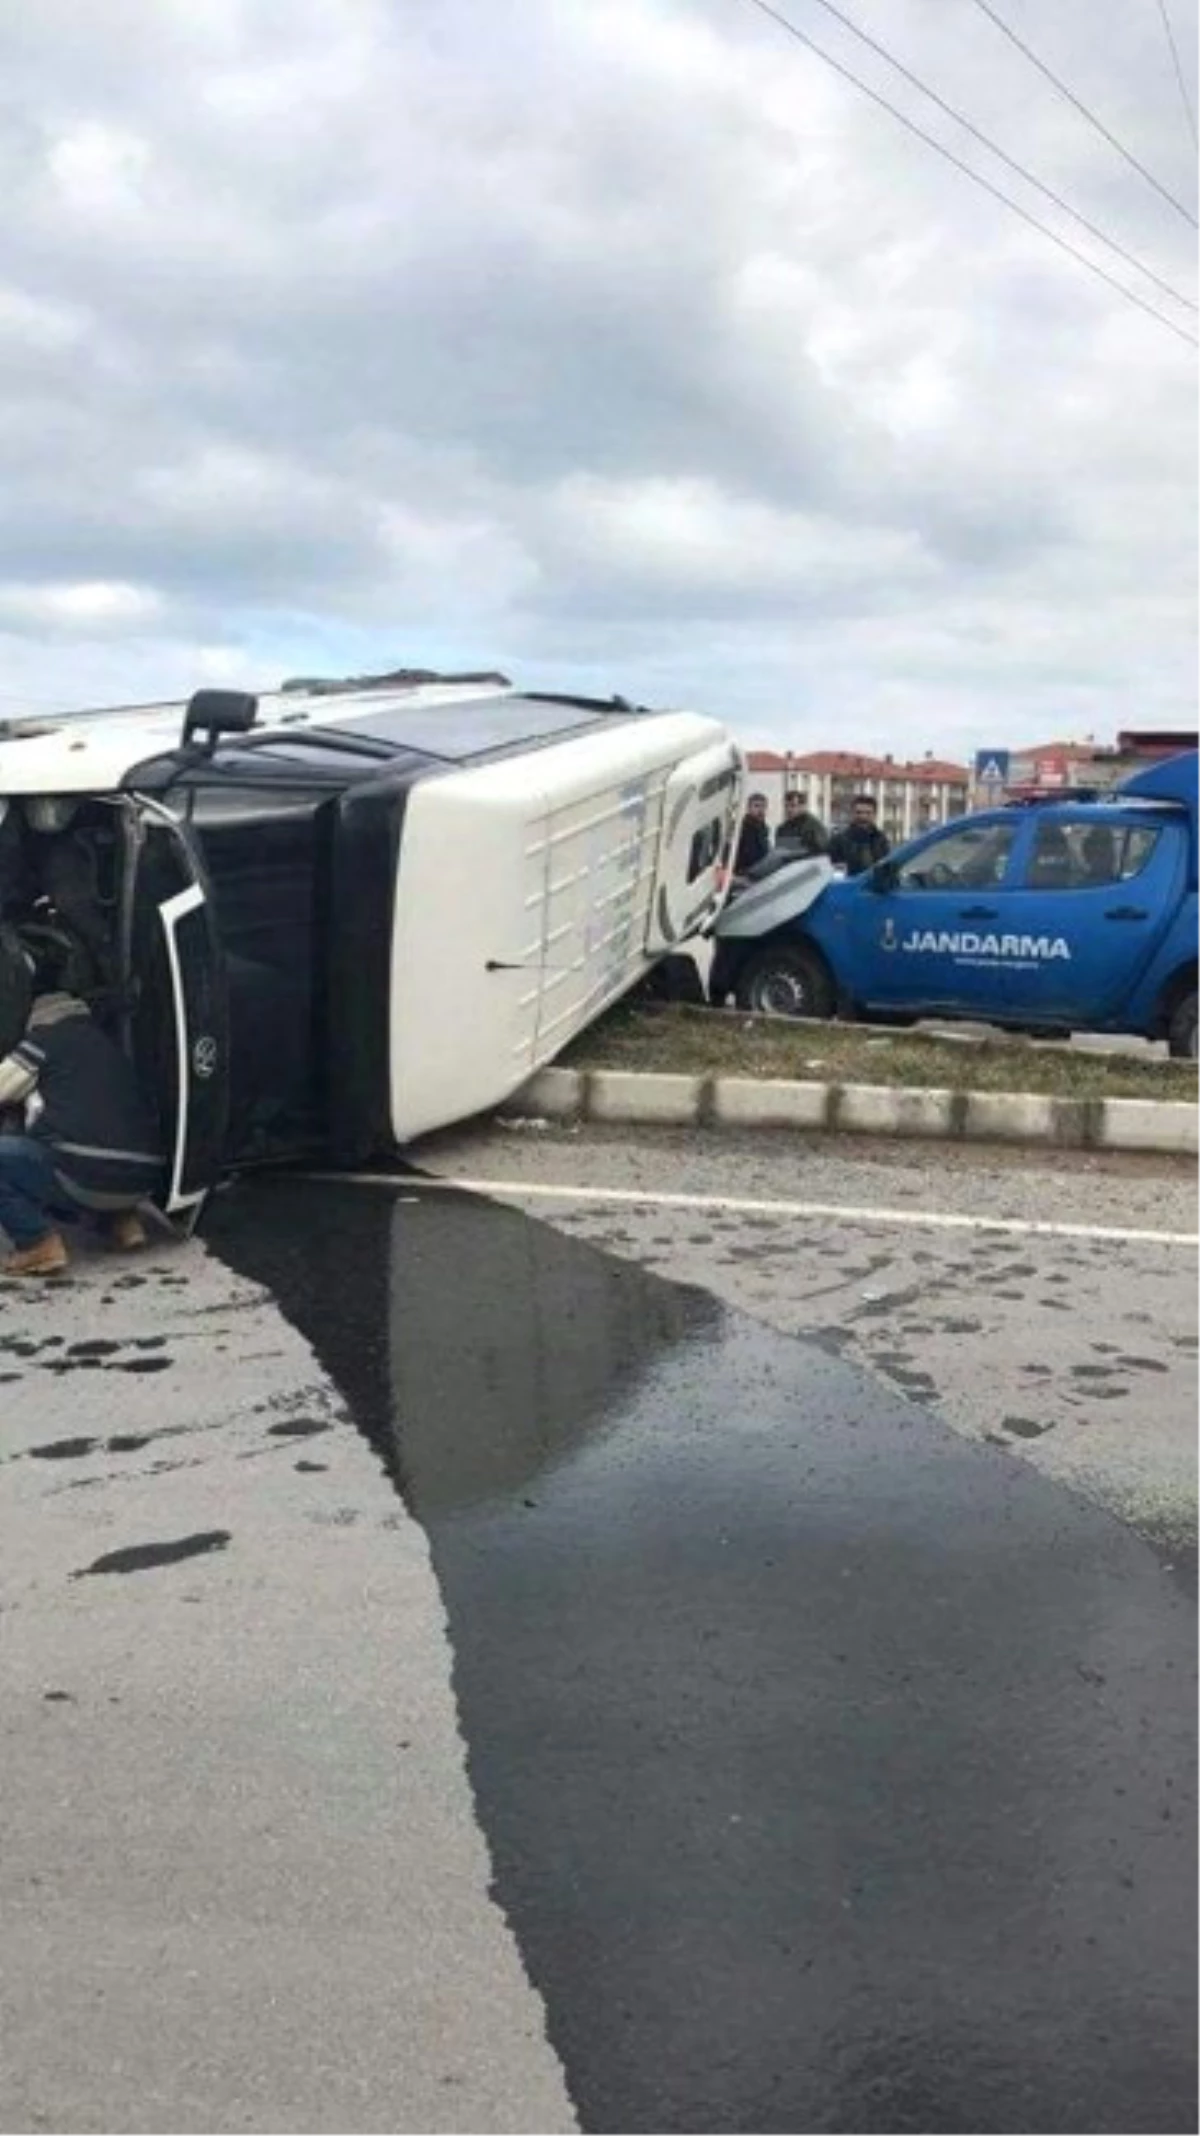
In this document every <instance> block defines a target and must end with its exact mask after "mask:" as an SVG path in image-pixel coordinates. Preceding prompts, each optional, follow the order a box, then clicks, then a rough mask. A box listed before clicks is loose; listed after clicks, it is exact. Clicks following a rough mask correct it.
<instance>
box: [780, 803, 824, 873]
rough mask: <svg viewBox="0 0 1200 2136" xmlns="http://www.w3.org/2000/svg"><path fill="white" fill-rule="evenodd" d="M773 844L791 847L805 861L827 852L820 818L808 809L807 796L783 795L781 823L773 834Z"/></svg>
mask: <svg viewBox="0 0 1200 2136" xmlns="http://www.w3.org/2000/svg"><path fill="white" fill-rule="evenodd" d="M775 843H776V845H777V846H790V847H792V848H793V849H794V851H795V852H796V853H797V854H799V855H801V856H802V857H803V858H804V859H805V860H808V859H810V858H811V856H812V855H813V854H814V853H824V852H825V851H826V850H827V848H828V845H829V838H828V834H827V832H826V829H825V826H824V824H823V823H822V821H821V819H820V817H819V816H814V815H813V812H812V810H811V809H810V808H809V805H808V795H807V794H799V793H792V794H785V795H784V797H783V822H782V823H781V824H780V826H779V829H778V830H777V831H776V833H775Z"/></svg>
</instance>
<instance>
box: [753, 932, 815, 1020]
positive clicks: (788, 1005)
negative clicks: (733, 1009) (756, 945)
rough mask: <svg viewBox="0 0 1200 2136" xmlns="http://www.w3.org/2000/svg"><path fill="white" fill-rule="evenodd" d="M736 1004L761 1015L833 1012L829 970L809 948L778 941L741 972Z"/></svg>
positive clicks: (759, 953)
mask: <svg viewBox="0 0 1200 2136" xmlns="http://www.w3.org/2000/svg"><path fill="white" fill-rule="evenodd" d="M737 1005H738V1007H739V1009H752V1010H753V1011H755V1013H756V1014H758V1015H760V1016H832V1014H833V986H832V984H831V981H830V978H829V974H828V972H827V971H826V970H825V968H824V966H823V965H822V964H820V963H818V961H817V959H816V958H815V957H814V956H812V955H810V953H809V952H808V951H807V950H804V949H798V948H797V947H796V945H795V944H794V943H791V942H775V943H772V944H770V945H769V946H768V947H767V948H766V949H760V950H759V952H758V954H757V956H754V957H751V958H750V960H749V962H748V963H747V964H746V965H744V966H743V968H742V970H741V972H740V973H739V975H738V982H737Z"/></svg>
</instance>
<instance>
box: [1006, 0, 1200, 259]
mask: <svg viewBox="0 0 1200 2136" xmlns="http://www.w3.org/2000/svg"><path fill="white" fill-rule="evenodd" d="M975 5H976V7H978V8H982V10H983V12H984V14H985V15H986V16H987V18H988V20H989V22H994V23H995V25H996V28H997V29H998V30H999V31H1000V32H1001V34H1002V35H1003V36H1005V37H1007V39H1008V41H1009V43H1010V44H1014V45H1015V46H1016V48H1017V50H1018V52H1022V53H1024V55H1025V58H1026V59H1027V60H1028V61H1029V63H1030V65H1031V66H1034V67H1036V68H1037V70H1038V73H1039V74H1044V75H1045V77H1046V80H1047V81H1048V82H1053V84H1054V87H1055V88H1056V89H1057V90H1058V93H1059V95H1060V96H1065V97H1066V99H1067V102H1068V103H1070V104H1074V106H1075V109H1076V111H1078V112H1081V113H1082V115H1083V117H1084V118H1085V119H1086V120H1087V122H1088V124H1089V126H1094V127H1095V129H1096V131H1097V133H1101V134H1103V136H1104V138H1105V140H1106V141H1107V142H1108V143H1109V144H1110V146H1111V147H1113V148H1115V149H1116V151H1117V154H1118V155H1119V156H1123V157H1124V158H1125V161H1126V163H1128V164H1129V165H1130V166H1131V168H1132V169H1133V170H1135V171H1138V172H1139V173H1140V175H1141V176H1142V177H1143V178H1144V179H1145V180H1146V183H1147V185H1152V186H1153V187H1154V190H1155V192H1156V193H1161V194H1162V197H1163V199H1164V200H1166V201H1169V203H1170V205H1171V206H1172V207H1173V208H1174V209H1175V212H1176V214H1178V215H1182V217H1183V219H1184V221H1185V222H1188V223H1190V224H1191V226H1192V228H1193V230H1197V229H1200V223H1198V222H1197V221H1196V218H1195V216H1194V215H1193V214H1192V211H1191V209H1190V208H1185V207H1184V204H1183V202H1182V200H1177V199H1176V198H1175V195H1174V193H1169V192H1168V191H1167V188H1166V186H1165V185H1160V183H1159V181H1158V179H1157V178H1156V177H1155V175H1154V173H1153V171H1148V170H1147V169H1146V166H1145V164H1144V163H1139V162H1138V159H1137V157H1136V156H1135V155H1134V153H1133V150H1132V149H1130V148H1126V146H1125V143H1124V142H1123V141H1118V139H1117V137H1116V135H1115V133H1111V132H1110V131H1109V128H1108V127H1107V126H1106V125H1105V123H1104V121H1103V119H1098V118H1097V117H1096V114H1095V112H1094V111H1089V110H1088V107H1087V105H1086V104H1085V103H1084V102H1083V99H1082V98H1081V97H1078V96H1076V94H1075V91H1074V90H1073V89H1070V88H1068V86H1067V84H1066V82H1062V81H1060V80H1059V78H1058V76H1057V74H1055V73H1054V72H1053V71H1052V70H1051V68H1049V67H1048V66H1047V65H1046V62H1045V60H1044V59H1039V58H1038V55H1037V53H1036V52H1034V51H1031V50H1030V47H1029V46H1028V45H1027V44H1026V43H1025V41H1024V39H1023V38H1021V37H1018V35H1017V33H1016V31H1015V30H1013V29H1010V28H1009V25H1008V23H1007V22H1006V21H1005V20H1004V17H1003V15H998V14H997V13H996V10H995V8H994V7H992V6H991V4H990V0H975Z"/></svg>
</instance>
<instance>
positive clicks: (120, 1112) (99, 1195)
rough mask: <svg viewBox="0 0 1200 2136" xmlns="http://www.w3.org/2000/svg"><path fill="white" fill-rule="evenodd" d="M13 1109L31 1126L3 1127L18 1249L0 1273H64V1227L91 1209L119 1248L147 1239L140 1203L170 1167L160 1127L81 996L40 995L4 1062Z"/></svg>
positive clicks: (11, 1226) (7, 1219)
mask: <svg viewBox="0 0 1200 2136" xmlns="http://www.w3.org/2000/svg"><path fill="white" fill-rule="evenodd" d="M13 1109H17V1115H18V1120H19V1121H23V1131H22V1132H18V1133H16V1134H0V1230H3V1231H4V1232H6V1233H7V1235H8V1239H9V1242H10V1244H11V1247H12V1251H11V1252H10V1253H8V1254H7V1255H6V1256H5V1257H4V1258H3V1259H2V1260H0V1274H3V1275H6V1276H54V1275H58V1274H60V1273H61V1271H62V1270H63V1269H64V1268H65V1267H66V1266H67V1262H68V1258H69V1256H68V1253H67V1246H66V1241H65V1239H64V1238H63V1235H62V1230H61V1228H60V1227H61V1226H62V1225H63V1224H64V1223H73V1222H77V1221H78V1220H79V1218H80V1217H82V1216H83V1215H85V1214H86V1213H91V1214H92V1215H93V1216H95V1217H97V1218H98V1219H99V1221H100V1223H101V1225H102V1227H103V1229H104V1230H105V1232H106V1233H107V1236H108V1238H109V1239H110V1241H111V1243H112V1244H113V1245H114V1246H120V1247H127V1248H132V1247H135V1246H141V1245H144V1243H145V1237H146V1234H145V1232H144V1230H143V1228H142V1222H141V1218H140V1217H139V1216H138V1214H137V1208H138V1203H139V1202H140V1201H142V1200H144V1198H145V1197H146V1195H147V1194H149V1193H150V1192H152V1190H153V1189H154V1187H156V1186H157V1185H158V1183H159V1180H160V1178H161V1175H162V1159H161V1157H160V1156H159V1154H158V1135H157V1132H156V1130H155V1128H154V1125H153V1122H152V1120H151V1117H150V1113H149V1109H148V1107H147V1106H146V1103H145V1101H144V1099H143V1097H142V1094H141V1091H140V1090H139V1089H138V1086H137V1081H136V1078H135V1076H134V1072H133V1068H132V1066H131V1064H130V1062H129V1061H128V1060H126V1058H125V1055H124V1054H123V1053H122V1052H121V1049H120V1047H119V1046H118V1045H117V1044H116V1043H115V1041H114V1040H113V1039H111V1038H109V1037H108V1036H107V1034H106V1033H105V1032H104V1031H102V1030H101V1029H100V1026H99V1024H97V1023H96V1022H94V1021H93V1018H92V1016H91V1013H90V1011H89V1010H88V1008H87V1006H86V1004H85V1003H84V1002H82V1001H77V1000H76V999H75V997H74V996H73V995H71V994H64V993H54V994H40V995H39V996H38V997H37V999H36V1000H35V1001H34V1004H33V1009H32V1012H31V1014H30V1018H29V1025H28V1029H27V1030H26V1033H25V1036H24V1038H23V1039H22V1040H21V1042H20V1044H19V1045H18V1046H15V1047H14V1048H13V1051H12V1052H11V1053H10V1054H9V1055H8V1057H7V1059H6V1060H3V1061H0V1113H2V1112H6V1111H12V1110H13Z"/></svg>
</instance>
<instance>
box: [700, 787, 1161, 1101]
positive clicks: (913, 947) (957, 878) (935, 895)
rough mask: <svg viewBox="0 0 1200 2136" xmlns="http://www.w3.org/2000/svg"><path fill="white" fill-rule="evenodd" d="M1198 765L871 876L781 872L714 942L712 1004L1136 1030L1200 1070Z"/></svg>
mask: <svg viewBox="0 0 1200 2136" xmlns="http://www.w3.org/2000/svg"><path fill="white" fill-rule="evenodd" d="M1196 842H1197V757H1196V755H1195V754H1194V753H1193V754H1190V755H1187V756H1179V757H1174V758H1171V759H1169V760H1167V761H1166V762H1163V763H1160V764H1156V765H1154V766H1152V767H1150V768H1148V769H1147V770H1145V771H1142V772H1139V773H1137V774H1136V775H1135V776H1134V777H1133V778H1131V779H1130V780H1128V781H1127V783H1126V784H1125V785H1124V786H1123V787H1122V788H1121V789H1120V790H1119V791H1118V792H1117V793H1116V794H1115V795H1113V796H1111V797H1109V798H1106V799H1094V798H1075V797H1066V798H1063V799H1061V800H1056V801H1055V802H1053V803H1051V804H1049V805H1046V804H1039V805H1037V806H1034V807H1019V806H1014V807H1007V808H999V809H988V810H985V811H983V812H982V813H981V814H978V815H972V816H965V817H960V818H959V819H958V820H957V821H956V822H954V823H950V824H945V825H943V826H942V827H941V828H940V829H939V830H936V831H931V832H928V833H927V834H926V835H925V836H924V837H922V838H918V839H916V840H914V841H913V842H912V843H911V844H910V845H906V846H904V847H902V848H901V849H900V850H899V851H898V852H896V853H894V854H892V855H891V856H890V857H889V858H888V859H887V860H884V861H881V862H879V864H878V865H877V866H876V867H874V868H872V869H871V870H870V871H869V872H868V873H867V874H866V875H860V876H855V877H853V878H850V879H845V878H842V877H838V876H836V875H835V874H834V871H833V870H832V868H831V867H830V864H829V862H828V861H826V860H823V859H822V860H802V861H794V862H792V863H790V864H781V863H779V862H777V861H775V860H774V857H773V863H772V864H768V867H767V872H766V873H765V874H763V875H762V876H760V878H759V879H758V880H757V881H749V882H747V883H746V884H745V885H744V886H740V887H739V888H738V889H737V890H735V892H734V894H733V896H732V897H731V898H730V901H729V903H728V904H727V905H726V906H725V909H724V911H723V912H722V913H721V915H720V917H719V918H718V920H717V922H716V924H715V927H714V929H713V934H714V937H715V940H714V955H713V961H712V967H711V971H710V975H709V998H710V1000H711V1001H713V1002H714V1003H724V1002H726V1001H728V999H729V998H730V996H733V998H734V999H735V1000H736V1001H737V1003H738V1006H739V1007H741V1008H745V1009H758V1010H765V1011H770V1012H774V1013H775V1014H784V1015H793V1016H833V1015H839V1014H840V1015H845V1016H855V1017H859V1018H861V1019H863V1020H864V1021H870V1022H886V1023H915V1022H916V1021H917V1020H918V1018H920V1017H926V1016H938V1017H960V1018H968V1019H971V1020H973V1021H980V1022H986V1023H995V1024H1002V1025H1007V1026H1008V1027H1009V1028H1010V1029H1016V1030H1023V1031H1032V1032H1035V1033H1037V1034H1039V1035H1047V1036H1058V1035H1065V1034H1068V1033H1070V1032H1072V1031H1118V1032H1131V1033H1136V1034H1138V1035H1139V1036H1141V1037H1143V1038H1158V1039H1164V1038H1165V1039H1166V1040H1167V1041H1168V1042H1169V1045H1170V1049H1171V1052H1172V1053H1173V1054H1175V1055H1176V1056H1178V1057H1181V1058H1185V1059H1186V1058H1192V1059H1194V1058H1195V1056H1196V929H1197V902H1196Z"/></svg>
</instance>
